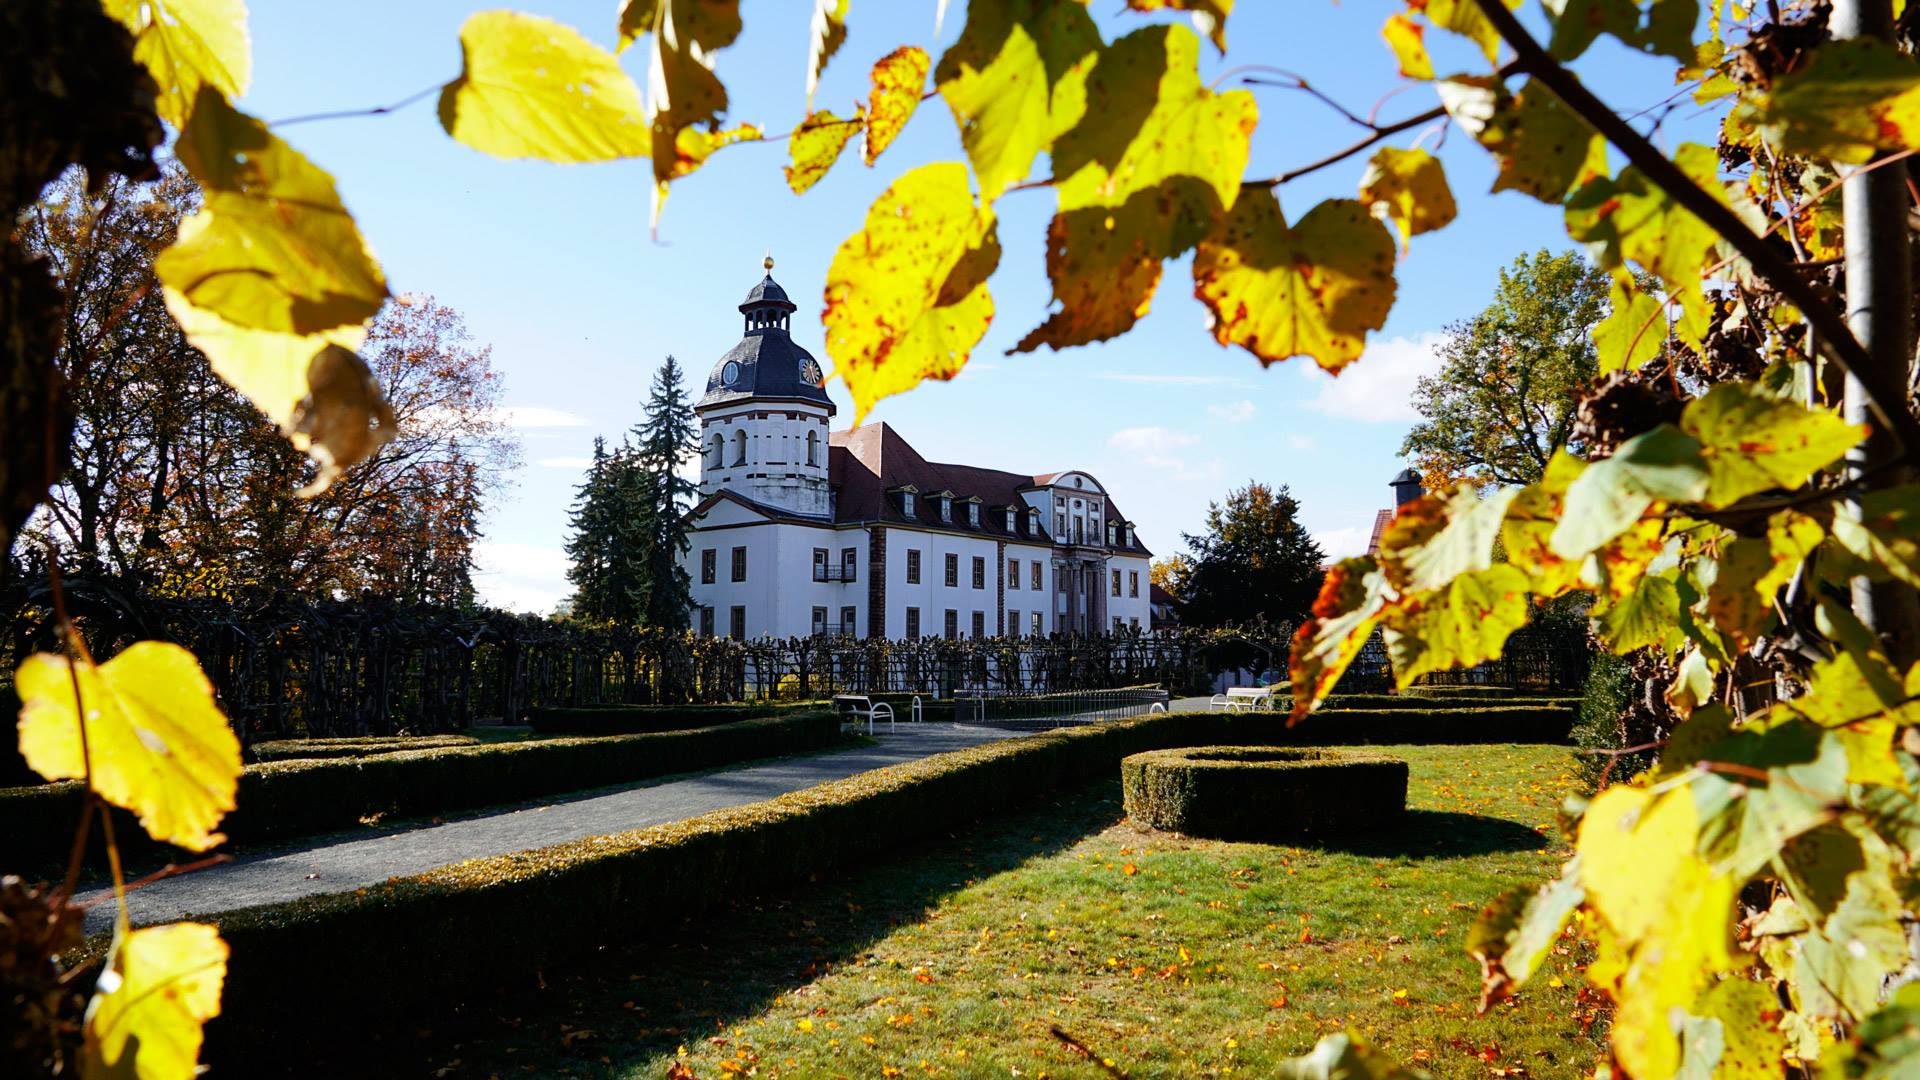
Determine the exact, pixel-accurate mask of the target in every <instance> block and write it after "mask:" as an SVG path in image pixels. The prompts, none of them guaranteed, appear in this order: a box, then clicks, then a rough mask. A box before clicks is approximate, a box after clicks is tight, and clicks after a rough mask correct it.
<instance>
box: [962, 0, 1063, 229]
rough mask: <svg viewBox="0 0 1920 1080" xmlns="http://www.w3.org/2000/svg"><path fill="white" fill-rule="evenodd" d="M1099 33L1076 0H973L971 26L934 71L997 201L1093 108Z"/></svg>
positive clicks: (985, 187)
mask: <svg viewBox="0 0 1920 1080" xmlns="http://www.w3.org/2000/svg"><path fill="white" fill-rule="evenodd" d="M1100 47H1101V44H1100V31H1099V29H1098V28H1097V27H1095V26H1094V24H1093V18H1092V16H1090V15H1088V14H1087V9H1086V5H1085V4H1083V3H1079V2H1077V0H970V2H969V3H968V4H967V25H966V28H965V29H964V30H962V31H961V33H960V38H959V40H958V41H955V42H954V43H953V47H952V48H950V49H948V50H947V51H946V53H945V55H943V56H941V57H940V63H939V66H938V67H937V68H936V69H935V71H934V81H935V82H936V83H938V84H939V88H940V96H941V97H942V98H943V99H945V101H946V103H947V108H948V109H950V110H951V111H952V112H953V119H954V122H955V123H956V124H958V125H959V127H960V142H961V145H962V146H964V147H965V148H966V151H967V160H968V161H970V162H972V163H973V172H974V175H975V176H976V177H978V178H979V181H980V197H981V199H982V200H983V201H985V202H989V203H990V202H992V201H993V200H995V199H997V198H999V197H1000V193H1001V192H1003V191H1005V190H1006V189H1007V187H1008V186H1009V185H1011V184H1015V183H1018V182H1019V181H1021V180H1024V179H1026V177H1027V172H1028V170H1029V169H1031V168H1032V167H1033V159H1034V158H1035V157H1037V156H1039V154H1040V153H1041V151H1043V150H1046V149H1047V148H1049V147H1050V146H1052V145H1053V141H1054V139H1056V138H1058V137H1059V136H1060V135H1061V134H1062V133H1063V132H1065V131H1067V130H1068V129H1070V128H1072V127H1073V126H1074V125H1075V124H1077V123H1079V122H1080V118H1081V116H1082V115H1083V114H1084V113H1085V112H1086V107H1087V96H1086V81H1087V73H1088V71H1089V70H1091V69H1092V67H1093V62H1094V58H1095V56H1096V55H1098V53H1099V52H1100Z"/></svg>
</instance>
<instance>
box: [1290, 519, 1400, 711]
mask: <svg viewBox="0 0 1920 1080" xmlns="http://www.w3.org/2000/svg"><path fill="white" fill-rule="evenodd" d="M1393 598H1394V596H1393V589H1392V587H1391V586H1389V585H1388V584H1387V576H1386V575H1385V574H1383V573H1381V572H1380V566H1379V564H1378V563H1376V562H1375V561H1374V560H1373V559H1372V558H1371V557H1369V556H1365V555H1362V556H1359V557H1357V558H1352V559H1342V560H1340V561H1339V562H1337V563H1335V564H1333V568H1332V569H1330V570H1328V571H1327V573H1326V577H1325V578H1323V579H1322V580H1321V582H1320V595H1319V596H1317V597H1315V598H1314V601H1313V611H1312V614H1311V617H1310V618H1308V619H1307V621H1306V622H1303V623H1301V624H1300V629H1299V630H1297V631H1295V632H1294V635H1293V648H1292V650H1291V654H1290V656H1289V658H1288V662H1287V668H1288V676H1289V678H1291V680H1292V682H1293V711H1292V713H1291V714H1290V715H1289V716H1288V718H1287V723H1288V725H1293V724H1297V723H1299V722H1300V721H1301V720H1303V719H1305V718H1306V715H1307V713H1309V712H1311V711H1312V710H1313V707H1314V706H1315V705H1317V704H1319V703H1320V700H1321V699H1322V698H1324V697H1326V696H1327V694H1329V693H1330V692H1332V690H1333V686H1334V684H1335V683H1337V682H1339V681H1340V676H1341V675H1342V674H1344V673H1345V672H1346V670H1347V667H1348V665H1350V664H1352V663H1353V659H1354V657H1356V656H1358V655H1360V649H1361V647H1362V646H1363V645H1365V644H1366V641H1367V637H1368V636H1369V635H1371V634H1372V633H1373V629H1374V627H1375V626H1378V625H1379V623H1380V616H1381V614H1382V613H1383V612H1385V611H1386V608H1387V604H1388V603H1389V601H1390V600H1392V599H1393Z"/></svg>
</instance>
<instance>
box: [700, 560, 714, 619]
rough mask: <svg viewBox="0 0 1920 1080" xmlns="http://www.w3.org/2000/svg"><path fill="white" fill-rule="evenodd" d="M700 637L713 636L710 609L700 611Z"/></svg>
mask: <svg viewBox="0 0 1920 1080" xmlns="http://www.w3.org/2000/svg"><path fill="white" fill-rule="evenodd" d="M709 554H711V553H709ZM700 636H701V637H712V636H713V609H712V608H710V607H703V608H701V609H700Z"/></svg>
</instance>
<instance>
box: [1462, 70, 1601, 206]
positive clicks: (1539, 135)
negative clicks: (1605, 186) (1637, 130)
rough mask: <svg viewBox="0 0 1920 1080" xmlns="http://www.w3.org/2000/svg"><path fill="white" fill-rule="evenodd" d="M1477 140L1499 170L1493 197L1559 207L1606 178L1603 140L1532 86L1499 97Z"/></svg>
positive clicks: (1542, 88) (1531, 83) (1550, 94)
mask: <svg viewBox="0 0 1920 1080" xmlns="http://www.w3.org/2000/svg"><path fill="white" fill-rule="evenodd" d="M1478 140H1479V142H1480V144H1481V145H1482V146H1484V147H1486V148H1487V149H1488V150H1490V151H1492V152H1493V156H1494V158H1495V160H1497V161H1498V162H1499V164H1500V175H1499V176H1497V177H1496V178H1495V179H1494V181H1493V190H1494V191H1520V192H1525V193H1526V194H1528V195H1531V196H1533V197H1534V198H1536V199H1539V200H1540V201H1541V202H1544V203H1548V204H1549V205H1552V206H1559V205H1560V204H1561V203H1563V202H1565V201H1566V198H1567V193H1568V192H1570V191H1572V190H1573V189H1574V188H1576V187H1578V186H1580V185H1582V184H1585V183H1586V182H1587V181H1589V180H1592V179H1594V178H1595V177H1604V176H1605V175H1607V149H1606V140H1604V139H1602V138H1601V137H1600V133H1599V132H1597V131H1595V130H1593V128H1592V127H1590V126H1588V124H1587V122H1586V121H1585V120H1582V119H1581V118H1580V117H1579V116H1578V115H1577V114H1576V113H1574V111H1573V110H1571V109H1569V108H1567V107H1566V106H1565V105H1563V104H1561V102H1560V99H1559V98H1557V97H1555V96H1554V95H1553V91H1551V90H1548V89H1547V88H1546V86H1545V85H1544V84H1541V83H1537V82H1534V81H1532V80H1528V82H1527V84H1526V85H1525V86H1523V87H1521V88H1520V92H1519V94H1517V95H1516V96H1514V97H1513V98H1512V99H1510V100H1509V99H1507V98H1506V97H1505V96H1504V95H1502V96H1501V98H1500V105H1499V107H1498V108H1497V109H1496V110H1495V112H1494V114H1493V117H1492V118H1491V119H1490V120H1489V121H1488V122H1487V126H1486V128H1485V129H1484V130H1482V131H1481V132H1480V133H1479V135H1478Z"/></svg>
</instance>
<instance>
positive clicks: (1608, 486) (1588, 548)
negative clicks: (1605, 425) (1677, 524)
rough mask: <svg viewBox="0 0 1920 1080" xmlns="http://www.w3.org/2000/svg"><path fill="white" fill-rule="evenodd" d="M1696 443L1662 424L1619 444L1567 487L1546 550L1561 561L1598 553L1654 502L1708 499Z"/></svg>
mask: <svg viewBox="0 0 1920 1080" xmlns="http://www.w3.org/2000/svg"><path fill="white" fill-rule="evenodd" d="M1707 487H1708V477H1707V464H1706V462H1705V461H1704V460H1703V459H1702V457H1701V453H1700V442H1699V440H1697V439H1695V438H1694V437H1693V436H1691V435H1688V434H1687V433H1686V432H1684V431H1681V430H1680V429H1679V428H1676V427H1674V426H1673V425H1672V424H1661V425H1660V426H1659V427H1656V428H1654V429H1653V430H1651V431H1646V432H1642V433H1641V434H1639V435H1636V436H1634V437H1633V438H1631V439H1628V440H1627V441H1626V442H1624V443H1622V444H1620V447H1619V449H1618V450H1616V451H1614V454H1613V456H1612V457H1610V458H1607V459H1605V460H1603V461H1597V462H1594V463H1593V464H1591V465H1588V466H1587V467H1586V469H1585V470H1583V471H1582V472H1581V473H1580V475H1579V476H1578V477H1577V478H1576V479H1574V481H1573V482H1572V483H1571V484H1569V485H1567V496H1566V504H1565V505H1566V508H1565V511H1564V512H1563V513H1562V515H1561V517H1560V524H1559V526H1558V527H1556V528H1555V529H1554V531H1553V538H1552V540H1551V541H1550V543H1549V547H1550V549H1551V550H1552V552H1553V554H1555V555H1557V556H1559V557H1560V558H1562V559H1578V558H1584V557H1585V556H1587V555H1589V554H1592V553H1593V552H1594V551H1597V550H1599V549H1600V548H1601V547H1602V546H1603V545H1605V544H1606V543H1607V541H1609V540H1612V539H1613V538H1614V537H1616V536H1619V535H1620V534H1621V533H1623V532H1625V531H1626V530H1627V528H1628V527H1629V526H1631V525H1632V524H1633V523H1634V522H1636V521H1639V520H1640V518H1641V516H1642V515H1643V514H1645V513H1646V512H1647V511H1648V510H1650V509H1652V507H1653V505H1654V504H1655V503H1656V502H1663V501H1664V502H1697V501H1699V500H1700V499H1701V498H1702V497H1704V496H1705V495H1706V493H1707Z"/></svg>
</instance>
